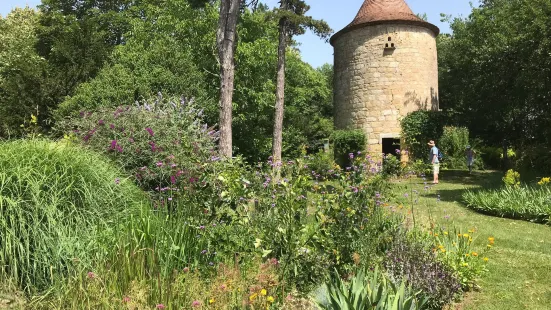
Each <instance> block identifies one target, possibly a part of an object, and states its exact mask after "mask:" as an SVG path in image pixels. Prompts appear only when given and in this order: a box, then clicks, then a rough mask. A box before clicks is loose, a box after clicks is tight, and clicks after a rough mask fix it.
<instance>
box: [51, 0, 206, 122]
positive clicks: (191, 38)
mask: <svg viewBox="0 0 551 310" xmlns="http://www.w3.org/2000/svg"><path fill="white" fill-rule="evenodd" d="M142 12H143V14H144V15H145V16H147V18H146V19H145V20H142V19H134V20H131V21H130V24H131V32H130V33H132V36H129V37H128V38H127V39H126V42H125V44H124V45H120V46H117V47H116V48H115V49H114V51H113V53H112V55H111V57H109V60H108V61H107V63H106V64H105V65H104V66H103V68H102V69H101V70H100V71H99V73H98V75H97V76H96V77H95V78H94V79H92V80H90V81H89V82H85V83H82V84H80V85H79V86H78V88H77V90H76V91H75V94H74V95H73V96H71V97H68V99H67V100H65V101H64V102H63V103H62V104H61V105H60V107H59V109H58V110H57V113H56V114H57V116H58V117H65V116H69V115H75V114H78V113H79V112H80V111H82V110H86V111H90V110H94V109H96V108H99V107H115V106H119V105H130V104H133V103H134V102H135V101H141V100H144V99H148V98H149V97H150V96H152V95H156V94H157V93H159V92H161V93H163V94H165V95H175V96H186V97H188V98H192V97H193V98H195V99H196V101H199V102H201V104H202V106H203V108H206V109H208V110H209V111H211V113H210V114H212V113H213V112H214V110H216V107H215V106H214V105H213V100H212V99H209V98H210V96H209V95H208V91H207V87H205V84H206V83H207V80H206V77H205V76H206V74H205V73H204V72H205V71H208V69H204V70H201V69H202V68H200V67H199V66H201V65H204V64H205V63H209V62H210V63H211V64H212V65H214V64H213V63H214V59H215V56H214V52H212V51H211V52H210V55H209V53H208V52H207V53H205V51H208V50H209V49H212V48H213V46H212V45H213V44H210V43H205V42H208V41H211V40H213V39H214V28H212V25H213V17H214V14H215V10H214V8H213V7H206V8H204V9H203V11H202V12H196V11H194V10H193V9H192V8H191V6H189V5H187V4H179V5H177V6H176V5H175V6H171V5H167V6H163V7H159V6H156V5H145V6H142ZM151 21H155V22H153V23H152V22H151ZM198 33H202V35H198ZM199 57H201V58H199ZM204 58H207V60H205V59H204Z"/></svg>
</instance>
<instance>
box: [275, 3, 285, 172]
mask: <svg viewBox="0 0 551 310" xmlns="http://www.w3.org/2000/svg"><path fill="white" fill-rule="evenodd" d="M281 9H282V10H285V9H286V5H285V1H281ZM286 49H287V19H286V18H281V19H280V20H279V45H278V48H277V85H276V104H275V119H274V138H273V142H272V156H273V159H272V160H273V162H274V163H278V162H280V161H281V149H282V144H283V112H284V106H285V51H286Z"/></svg>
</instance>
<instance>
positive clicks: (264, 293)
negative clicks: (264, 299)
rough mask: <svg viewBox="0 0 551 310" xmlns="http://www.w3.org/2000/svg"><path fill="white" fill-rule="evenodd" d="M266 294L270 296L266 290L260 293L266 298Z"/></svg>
mask: <svg viewBox="0 0 551 310" xmlns="http://www.w3.org/2000/svg"><path fill="white" fill-rule="evenodd" d="M266 294H268V292H267V291H266V290H265V289H262V290H261V291H260V295H262V296H266Z"/></svg>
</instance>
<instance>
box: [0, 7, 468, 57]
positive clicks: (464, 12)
mask: <svg viewBox="0 0 551 310" xmlns="http://www.w3.org/2000/svg"><path fill="white" fill-rule="evenodd" d="M263 2H265V3H267V4H268V5H269V6H277V3H278V0H263ZM363 2H364V0H340V1H335V0H310V1H308V3H309V4H310V6H311V9H310V11H309V14H310V15H311V16H313V17H315V18H318V19H324V20H325V21H327V22H328V23H329V26H331V28H333V30H334V31H338V30H340V29H342V28H344V27H345V26H346V25H347V24H348V23H350V22H351V21H352V19H354V17H355V16H356V13H357V12H358V10H359V9H360V7H361V6H362V3H363ZM406 2H407V3H408V4H409V6H410V8H411V9H412V10H413V12H414V13H426V14H427V16H428V19H429V22H431V23H433V24H435V25H436V26H438V27H439V28H440V30H441V32H450V28H449V26H448V24H446V23H442V22H440V13H445V14H451V15H453V16H468V15H469V13H470V11H471V4H470V2H471V1H470V0H406ZM39 3H40V0H0V15H2V16H5V15H6V14H7V13H9V11H10V10H11V9H12V8H13V7H16V6H18V7H24V6H25V5H27V4H28V5H29V6H36V5H37V4H39ZM472 3H473V5H475V6H476V5H477V4H478V0H472ZM296 39H297V41H299V42H300V43H301V46H300V50H301V52H302V58H303V59H304V60H306V61H307V62H309V63H310V64H311V65H312V66H314V67H318V66H321V65H323V64H324V63H333V48H332V47H331V45H330V44H329V43H325V42H324V41H323V40H321V39H319V38H317V37H316V36H314V35H313V34H311V33H307V34H305V35H303V36H300V37H297V38H296Z"/></svg>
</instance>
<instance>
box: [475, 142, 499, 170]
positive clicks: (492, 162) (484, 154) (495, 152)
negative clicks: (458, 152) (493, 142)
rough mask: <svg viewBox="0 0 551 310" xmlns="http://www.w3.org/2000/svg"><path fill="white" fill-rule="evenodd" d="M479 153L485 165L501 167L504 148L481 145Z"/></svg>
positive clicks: (493, 167)
mask: <svg viewBox="0 0 551 310" xmlns="http://www.w3.org/2000/svg"><path fill="white" fill-rule="evenodd" d="M477 155H478V157H479V158H481V159H482V161H483V162H484V165H486V166H488V167H489V168H492V169H499V168H501V162H502V159H503V148H501V147H493V146H483V147H479V149H478V152H477Z"/></svg>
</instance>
